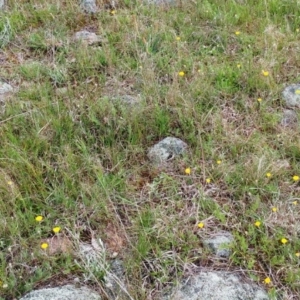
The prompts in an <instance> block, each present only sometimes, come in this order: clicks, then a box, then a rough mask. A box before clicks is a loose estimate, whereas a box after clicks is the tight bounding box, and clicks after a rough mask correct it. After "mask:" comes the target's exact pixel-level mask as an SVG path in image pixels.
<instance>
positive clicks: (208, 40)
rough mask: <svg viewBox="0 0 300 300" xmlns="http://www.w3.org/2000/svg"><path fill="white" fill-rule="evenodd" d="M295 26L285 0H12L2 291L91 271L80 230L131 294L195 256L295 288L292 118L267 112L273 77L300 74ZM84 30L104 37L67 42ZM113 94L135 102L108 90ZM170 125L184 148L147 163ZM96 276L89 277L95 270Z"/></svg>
mask: <svg viewBox="0 0 300 300" xmlns="http://www.w3.org/2000/svg"><path fill="white" fill-rule="evenodd" d="M98 4H99V6H101V3H98ZM299 28H300V7H299V4H298V1H296V0H281V1H279V0H264V1H254V0H249V1H241V0H226V1H219V0H203V1H200V0H199V1H198V0H196V1H186V3H185V2H184V1H183V3H182V5H179V6H177V7H175V6H174V7H170V8H168V9H166V8H164V7H159V6H155V5H152V6H151V5H147V4H145V3H143V2H141V1H128V0H126V1H124V2H123V1H122V2H121V3H119V5H118V7H117V8H116V9H115V10H114V11H113V12H112V11H111V9H109V8H107V9H104V8H103V9H101V10H99V12H98V13H97V14H94V15H86V14H84V13H83V12H82V10H81V8H80V6H79V1H77V0H69V1H56V0H47V1H46V0H32V1H25V0H11V1H9V6H8V8H7V10H5V11H3V12H2V13H1V15H0V36H1V43H0V47H1V52H0V59H1V69H0V78H1V79H2V80H3V81H5V82H9V83H10V84H11V85H12V86H13V87H14V88H15V90H16V91H15V93H14V94H13V95H12V96H11V97H10V98H9V99H7V100H6V102H5V106H2V108H3V112H2V115H1V121H0V124H1V127H0V134H1V140H0V145H1V147H0V157H1V159H0V193H1V198H0V224H1V226H0V228H1V230H0V232H1V234H0V249H1V251H0V279H1V289H0V295H1V297H2V299H13V298H19V297H20V296H21V295H24V294H25V293H26V292H28V291H30V290H32V289H33V288H37V287H41V286H44V285H46V284H48V283H50V282H51V283H53V282H59V283H60V284H61V283H63V282H72V281H73V279H74V278H75V277H76V278H80V280H84V279H85V280H87V279H86V278H87V277H86V276H85V275H86V274H87V273H88V272H90V271H91V270H86V268H85V267H84V266H81V265H80V263H78V259H79V258H78V251H76V249H77V250H78V244H79V242H90V241H91V238H92V237H98V238H101V240H102V241H103V242H104V244H105V246H106V251H107V257H106V259H107V261H109V260H110V256H114V255H116V253H117V254H118V257H119V258H122V259H123V260H124V263H125V268H126V274H127V276H128V277H129V278H130V285H129V287H128V293H130V295H131V296H132V297H133V299H146V298H147V296H148V297H152V298H153V299H155V297H157V295H159V293H160V292H161V291H162V290H163V289H164V288H168V287H170V285H172V284H176V282H178V280H179V279H180V278H181V277H182V275H184V273H185V271H186V270H187V269H189V270H192V269H193V267H194V266H203V267H206V268H209V269H226V270H231V269H232V270H235V269H239V270H243V271H244V272H245V273H246V274H248V275H249V276H251V277H252V278H253V279H254V280H255V281H256V282H257V283H258V284H261V285H263V286H264V287H265V289H266V290H268V291H269V293H270V296H273V298H274V299H276V297H277V299H295V298H293V297H296V298H297V297H298V295H299V293H300V289H299V284H300V269H299V263H300V240H299V233H300V227H299V224H300V215H299V207H300V197H299V182H300V181H299V177H298V176H300V165H299V160H300V150H299V146H300V144H299V127H296V128H283V127H282V126H280V125H279V123H280V118H281V114H282V112H283V109H284V103H283V101H282V97H281V92H282V90H283V88H284V86H285V85H287V84H292V83H296V82H299V80H300V76H299V72H298V70H299V67H300V57H299V35H300V32H299ZM83 29H89V30H91V31H94V32H96V33H97V34H98V35H101V36H102V38H103V43H102V45H101V46H88V45H86V44H84V43H78V42H74V40H73V38H72V37H73V36H74V33H75V32H76V31H79V30H83ZM122 95H133V96H137V95H139V97H140V98H141V100H142V101H141V103H142V104H141V105H140V106H134V107H132V106H126V105H122V104H121V105H120V104H115V102H113V101H111V99H112V98H113V97H121V96H122ZM166 136H174V137H178V138H181V139H182V140H184V141H185V142H186V143H187V144H188V145H189V151H188V154H187V155H186V156H184V157H180V158H177V159H175V160H173V161H172V162H171V163H169V164H168V166H155V165H153V164H151V163H150V161H149V159H148V158H147V149H148V148H149V147H151V146H152V145H154V144H155V143H156V142H158V141H159V140H161V139H163V138H165V137H166ZM198 224H199V226H198ZM54 227H55V228H56V229H55V230H54V231H55V232H53V228H54ZM216 230H227V231H230V232H232V233H233V234H234V237H235V242H234V244H233V245H232V255H231V257H230V259H229V260H228V262H227V263H224V261H220V260H216V259H215V257H214V256H213V254H212V253H210V252H209V251H208V250H207V249H205V248H204V247H203V244H202V238H203V237H205V236H209V235H210V234H211V233H213V232H215V231H216ZM53 239H54V240H55V239H57V240H58V244H59V247H58V248H59V251H58V250H53V249H52V250H51V247H53V245H51V241H53ZM62 243H63V244H64V245H63V246H62V245H61V244H62ZM70 248H71V249H72V250H70ZM89 274H90V273H89ZM93 275H94V276H93V277H89V279H88V280H87V282H86V283H87V284H92V285H93V288H94V289H99V290H101V288H100V287H101V285H102V281H103V276H104V273H103V272H99V270H98V271H97V272H95V273H94V274H93Z"/></svg>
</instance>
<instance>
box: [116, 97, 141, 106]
mask: <svg viewBox="0 0 300 300" xmlns="http://www.w3.org/2000/svg"><path fill="white" fill-rule="evenodd" d="M112 100H113V101H114V102H119V103H124V104H125V105H127V106H131V107H133V106H139V104H141V98H140V96H139V95H138V96H131V95H122V96H118V97H114V98H112Z"/></svg>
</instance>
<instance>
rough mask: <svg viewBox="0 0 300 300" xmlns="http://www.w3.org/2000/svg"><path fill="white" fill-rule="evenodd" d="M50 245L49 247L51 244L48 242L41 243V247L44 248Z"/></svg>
mask: <svg viewBox="0 0 300 300" xmlns="http://www.w3.org/2000/svg"><path fill="white" fill-rule="evenodd" d="M48 247H49V244H48V243H46V242H44V243H41V248H42V249H43V250H46V249H47V248H48Z"/></svg>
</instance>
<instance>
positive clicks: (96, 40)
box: [74, 30, 103, 46]
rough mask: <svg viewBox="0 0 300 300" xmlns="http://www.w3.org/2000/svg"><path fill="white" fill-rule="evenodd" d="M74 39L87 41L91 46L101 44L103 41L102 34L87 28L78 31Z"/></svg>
mask: <svg viewBox="0 0 300 300" xmlns="http://www.w3.org/2000/svg"><path fill="white" fill-rule="evenodd" d="M74 40H76V41H82V42H85V43H87V44H88V45H90V46H94V45H101V44H102V42H103V40H102V38H101V36H99V35H97V34H96V33H94V32H89V31H87V30H81V31H78V32H76V33H75V35H74Z"/></svg>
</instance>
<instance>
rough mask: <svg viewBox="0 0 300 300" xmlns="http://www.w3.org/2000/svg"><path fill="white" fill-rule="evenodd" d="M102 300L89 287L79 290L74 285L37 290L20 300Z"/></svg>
mask: <svg viewBox="0 0 300 300" xmlns="http://www.w3.org/2000/svg"><path fill="white" fill-rule="evenodd" d="M70 299H72V300H86V299H89V300H101V297H100V295H99V294H97V293H95V292H94V291H92V290H91V289H89V288H87V287H80V288H77V287H75V286H74V285H63V286H60V287H55V288H46V289H40V290H35V291H32V292H30V293H29V294H27V295H26V296H24V297H22V298H21V299H20V300H70Z"/></svg>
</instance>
